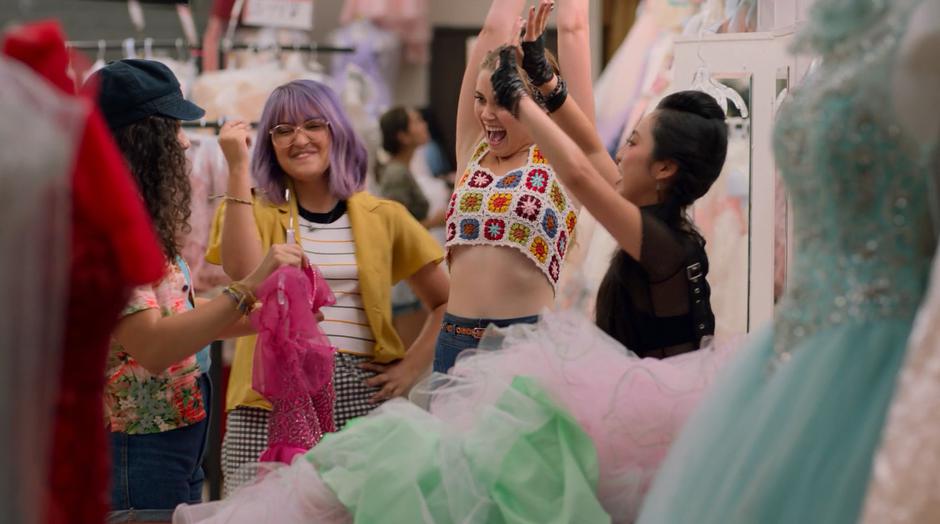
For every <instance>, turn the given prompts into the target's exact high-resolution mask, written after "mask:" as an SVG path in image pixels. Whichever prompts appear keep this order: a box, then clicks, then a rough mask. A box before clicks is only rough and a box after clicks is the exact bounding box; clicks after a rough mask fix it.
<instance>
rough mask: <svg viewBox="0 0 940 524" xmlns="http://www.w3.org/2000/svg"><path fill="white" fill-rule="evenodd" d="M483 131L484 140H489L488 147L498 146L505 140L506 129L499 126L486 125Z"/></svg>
mask: <svg viewBox="0 0 940 524" xmlns="http://www.w3.org/2000/svg"><path fill="white" fill-rule="evenodd" d="M485 131H486V141H487V142H489V144H490V147H495V146H498V145H500V144H502V143H503V142H504V141H505V140H506V130H505V129H503V128H501V127H489V126H487V127H486V128H485Z"/></svg>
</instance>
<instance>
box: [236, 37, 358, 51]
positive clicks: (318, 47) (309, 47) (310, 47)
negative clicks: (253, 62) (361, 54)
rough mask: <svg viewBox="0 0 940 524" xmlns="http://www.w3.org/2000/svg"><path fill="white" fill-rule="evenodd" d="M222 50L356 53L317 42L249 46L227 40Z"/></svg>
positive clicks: (346, 48) (349, 49)
mask: <svg viewBox="0 0 940 524" xmlns="http://www.w3.org/2000/svg"><path fill="white" fill-rule="evenodd" d="M221 47H222V49H223V50H224V51H241V50H248V51H254V52H264V51H274V52H282V51H293V52H296V53H355V52H356V50H355V49H354V48H352V47H342V46H332V45H322V44H318V43H316V42H310V43H309V44H293V45H291V44H287V45H282V44H265V45H260V44H249V43H245V42H232V41H228V40H225V41H223V42H222V46H221Z"/></svg>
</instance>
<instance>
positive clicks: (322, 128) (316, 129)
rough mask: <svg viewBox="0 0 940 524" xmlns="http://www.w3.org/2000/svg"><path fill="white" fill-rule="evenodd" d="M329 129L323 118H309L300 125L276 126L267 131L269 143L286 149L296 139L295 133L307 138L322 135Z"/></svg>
mask: <svg viewBox="0 0 940 524" xmlns="http://www.w3.org/2000/svg"><path fill="white" fill-rule="evenodd" d="M329 129H330V122H329V121H328V120H327V119H325V118H311V119H310V120H307V121H306V122H304V123H302V124H300V125H294V124H278V125H276V126H274V127H272V128H271V130H270V131H268V134H270V135H271V142H272V143H273V144H274V145H275V146H277V147H288V146H290V145H291V144H293V143H294V140H296V138H297V132H298V131H303V133H304V134H306V135H307V138H312V137H313V136H314V135H317V134H320V133H324V132H326V131H328V130H329Z"/></svg>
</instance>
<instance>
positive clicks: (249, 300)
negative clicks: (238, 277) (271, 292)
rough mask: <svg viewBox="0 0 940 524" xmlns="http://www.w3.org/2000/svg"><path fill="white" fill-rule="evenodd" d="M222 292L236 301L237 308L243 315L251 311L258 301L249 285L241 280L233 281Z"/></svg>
mask: <svg viewBox="0 0 940 524" xmlns="http://www.w3.org/2000/svg"><path fill="white" fill-rule="evenodd" d="M222 293H224V294H225V295H227V296H229V297H231V299H232V300H234V301H235V308H236V309H238V311H239V312H241V314H242V315H248V314H249V313H251V311H252V309H254V306H255V304H256V303H257V301H258V299H256V298H255V295H254V293H252V292H251V290H249V289H248V286H246V285H245V284H242V283H241V282H232V283H231V284H229V286H228V287H226V288H225V289H223V290H222Z"/></svg>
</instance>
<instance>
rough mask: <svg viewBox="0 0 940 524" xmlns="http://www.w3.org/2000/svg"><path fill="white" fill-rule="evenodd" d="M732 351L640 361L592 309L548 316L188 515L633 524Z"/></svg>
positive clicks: (500, 337)
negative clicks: (596, 320) (599, 323)
mask: <svg viewBox="0 0 940 524" xmlns="http://www.w3.org/2000/svg"><path fill="white" fill-rule="evenodd" d="M732 348H733V346H730V345H727V346H726V345H718V344H714V343H713V344H709V345H708V346H707V347H706V348H704V349H701V350H699V351H694V352H691V353H685V354H682V355H679V356H676V357H672V358H668V359H662V360H661V359H655V358H647V359H640V358H638V357H637V356H636V355H634V354H632V353H630V352H628V351H626V350H625V349H624V348H623V346H621V345H620V344H619V343H618V342H616V341H615V340H614V339H612V338H610V337H609V336H607V335H606V334H605V333H603V332H602V331H601V330H599V329H598V328H597V327H595V326H594V325H593V324H592V323H591V322H590V321H589V320H588V319H586V318H584V317H583V316H579V315H576V314H573V313H545V314H544V315H542V318H541V319H540V320H539V323H538V324H536V325H534V326H532V325H525V324H517V325H514V326H511V327H510V328H508V329H503V330H499V332H498V333H493V332H490V333H489V334H488V335H486V336H484V338H483V340H482V341H481V344H480V348H479V349H474V350H467V351H465V352H464V353H463V354H461V355H460V357H459V358H458V359H457V363H456V365H455V366H454V368H453V369H452V370H451V372H450V373H449V374H447V375H443V374H433V375H432V376H431V377H430V378H429V379H428V380H427V381H426V382H424V383H422V384H420V385H419V386H417V387H416V388H415V389H414V390H413V391H412V395H411V399H412V400H413V401H414V402H408V401H406V400H403V399H397V400H393V401H389V402H387V403H385V404H383V405H382V406H381V407H379V408H378V409H376V410H375V411H373V412H372V413H371V414H369V415H368V416H365V417H361V418H358V419H355V420H353V421H351V422H350V423H349V424H348V425H347V426H346V427H345V428H343V429H342V430H341V431H340V432H338V433H331V434H327V435H324V437H323V440H321V441H320V443H319V444H317V445H316V447H314V448H313V449H312V450H310V451H309V452H308V453H307V454H305V455H302V456H298V457H297V458H296V459H295V460H294V461H293V463H292V464H291V465H290V466H284V467H280V468H276V469H273V470H272V471H271V472H269V473H268V474H267V475H264V476H263V477H262V478H261V480H260V481H258V482H256V483H255V484H253V485H250V486H248V487H245V488H242V489H240V490H239V491H237V492H235V493H234V494H233V495H232V496H230V497H228V498H227V499H225V500H224V501H222V502H217V503H209V504H200V505H194V506H181V507H180V508H178V509H177V512H176V514H175V516H174V522H175V523H178V524H184V523H185V524H188V523H195V522H201V523H226V524H237V523H245V524H247V523H253V522H262V521H264V522H278V523H281V524H292V523H302V522H317V523H320V524H323V523H341V522H357V523H374V522H395V523H397V522H407V523H425V524H435V523H449V522H459V523H464V524H484V523H494V524H496V523H509V522H512V523H532V524H536V523H538V524H550V523H557V524H568V523H572V522H578V523H585V524H592V523H609V522H617V523H629V522H632V521H633V520H634V519H635V517H636V513H637V510H638V509H639V506H640V502H641V501H642V498H643V495H644V494H645V492H646V490H647V489H648V487H649V485H650V483H651V482H652V479H653V478H654V476H655V474H656V471H657V469H658V467H659V464H660V462H661V461H662V459H663V457H665V455H666V452H667V450H668V449H669V445H670V443H671V442H672V440H673V438H674V437H675V436H676V435H677V434H678V432H679V430H680V428H681V427H682V424H683V423H684V422H685V420H686V419H687V417H688V416H689V414H690V413H692V412H693V410H694V409H695V407H696V406H697V405H698V402H699V399H700V398H701V397H702V395H703V393H704V392H705V391H706V390H707V389H708V387H709V385H710V384H711V382H712V378H713V377H714V376H715V375H716V373H717V372H718V370H720V369H721V368H722V365H723V364H724V362H726V361H727V359H728V358H729V357H730V356H731V354H732V351H731V349H732ZM420 406H427V407H428V409H427V410H425V409H422V407H420Z"/></svg>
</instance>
